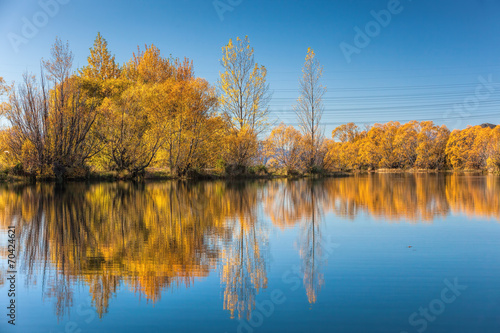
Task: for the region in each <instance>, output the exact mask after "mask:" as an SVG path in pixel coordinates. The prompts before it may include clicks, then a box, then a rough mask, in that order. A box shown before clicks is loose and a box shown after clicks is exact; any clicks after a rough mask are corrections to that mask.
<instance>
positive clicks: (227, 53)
mask: <svg viewBox="0 0 500 333" xmlns="http://www.w3.org/2000/svg"><path fill="white" fill-rule="evenodd" d="M222 53H223V55H222V60H221V65H222V67H223V70H224V71H223V72H221V73H220V78H219V90H220V97H219V103H220V110H221V113H222V115H223V117H224V118H225V119H226V121H227V122H228V123H229V124H230V125H231V128H232V129H233V130H236V131H240V130H242V129H243V128H246V127H247V128H248V130H250V131H253V132H255V133H256V134H259V133H261V132H262V131H264V130H265V129H266V127H267V125H268V115H269V107H268V103H269V99H270V92H269V85H268V84H267V82H266V78H267V70H266V68H265V67H264V66H259V64H258V63H256V62H255V57H254V49H253V47H251V46H250V41H249V39H248V36H246V37H245V38H244V39H241V38H239V37H237V38H236V42H235V43H233V40H232V39H230V40H229V43H228V44H227V45H226V46H224V47H223V48H222Z"/></svg>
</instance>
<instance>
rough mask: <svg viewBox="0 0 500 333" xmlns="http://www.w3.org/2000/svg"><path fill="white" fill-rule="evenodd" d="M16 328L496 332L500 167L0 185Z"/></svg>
mask: <svg viewBox="0 0 500 333" xmlns="http://www.w3.org/2000/svg"><path fill="white" fill-rule="evenodd" d="M0 222H1V223H0V241H1V242H0V245H1V248H0V250H1V252H0V260H1V261H0V272H1V273H0V274H2V276H1V279H0V283H1V284H0V295H2V296H1V297H0V300H2V302H1V303H2V304H0V307H1V308H3V309H5V307H6V306H7V302H8V298H7V291H8V289H9V283H7V282H6V280H5V277H6V271H7V256H8V251H7V229H8V226H15V227H16V237H17V238H16V241H17V243H18V247H17V248H16V250H17V252H18V253H17V255H18V264H19V265H18V266H19V267H18V273H17V276H16V279H17V283H16V289H17V293H16V304H17V312H16V314H17V316H16V326H15V327H12V326H11V325H7V319H6V316H5V314H4V312H5V313H6V310H4V311H2V315H1V317H0V318H3V319H1V322H0V327H1V331H2V332H4V331H6V332H199V331H200V332H201V331H203V332H281V331H283V332H372V333H373V332H398V333H399V332H424V331H425V332H499V331H500V223H499V222H500V178H499V177H495V176H473V175H434V174H429V175H428V174H422V175H361V176H355V177H350V178H342V179H326V180H275V181H248V182H176V181H175V182H174V181H172V182H161V183H146V184H143V183H126V182H123V183H98V184H84V183H74V184H73V183H72V184H66V185H65V186H63V187H60V186H56V185H54V184H37V185H34V186H15V185H1V186H0Z"/></svg>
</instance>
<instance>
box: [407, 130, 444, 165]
mask: <svg viewBox="0 0 500 333" xmlns="http://www.w3.org/2000/svg"><path fill="white" fill-rule="evenodd" d="M449 137H450V131H449V130H448V129H447V128H446V126H444V125H443V126H437V125H434V123H433V122H432V121H423V122H421V123H420V132H419V133H418V135H417V144H418V145H417V149H416V153H417V160H416V161H415V166H416V167H417V168H421V169H440V170H441V169H444V168H445V166H446V153H445V150H446V143H447V142H448V138H449Z"/></svg>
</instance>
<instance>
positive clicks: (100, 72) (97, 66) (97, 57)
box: [78, 32, 120, 80]
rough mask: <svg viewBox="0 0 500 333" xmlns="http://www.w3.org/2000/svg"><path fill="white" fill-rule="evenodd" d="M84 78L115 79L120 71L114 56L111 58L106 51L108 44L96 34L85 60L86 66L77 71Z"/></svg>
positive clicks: (99, 34)
mask: <svg viewBox="0 0 500 333" xmlns="http://www.w3.org/2000/svg"><path fill="white" fill-rule="evenodd" d="M78 72H79V73H80V75H81V76H82V77H84V78H92V79H100V80H108V79H116V78H117V77H118V76H119V75H120V69H119V67H118V64H117V63H116V62H115V56H111V54H110V52H109V50H108V42H107V41H106V40H105V39H104V38H103V37H102V36H101V33H100V32H98V33H97V37H96V39H95V41H94V46H93V47H92V48H91V49H90V55H89V56H88V58H87V66H85V67H83V68H82V69H80V70H79V71H78Z"/></svg>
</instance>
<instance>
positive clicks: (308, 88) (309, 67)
mask: <svg viewBox="0 0 500 333" xmlns="http://www.w3.org/2000/svg"><path fill="white" fill-rule="evenodd" d="M315 56H316V55H315V53H314V51H313V50H312V49H311V48H309V49H308V50H307V56H306V60H305V63H304V67H303V68H302V78H301V79H300V80H299V83H300V97H299V98H298V100H297V104H296V105H295V106H294V110H295V113H296V114H297V118H298V122H299V127H300V130H301V132H302V135H303V136H304V139H305V140H306V144H307V148H306V153H307V157H306V158H307V162H306V166H307V168H308V169H309V170H312V169H313V167H314V166H317V165H321V164H322V161H321V160H320V158H319V157H320V154H319V150H320V147H321V146H322V143H323V139H324V135H323V128H322V126H321V117H322V115H323V95H324V94H325V92H326V88H325V87H324V86H323V85H321V83H320V79H321V77H322V75H323V67H322V66H321V65H320V63H319V61H318V60H317V59H316V58H315Z"/></svg>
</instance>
